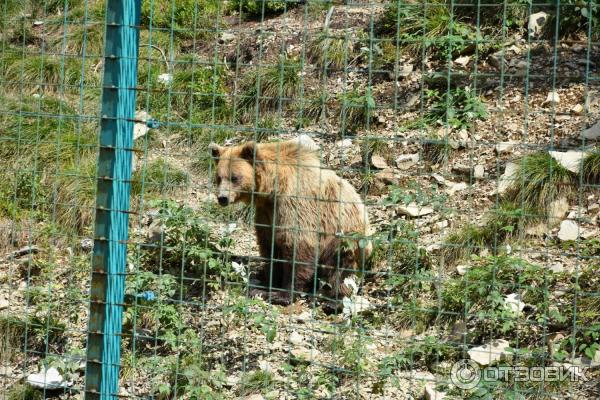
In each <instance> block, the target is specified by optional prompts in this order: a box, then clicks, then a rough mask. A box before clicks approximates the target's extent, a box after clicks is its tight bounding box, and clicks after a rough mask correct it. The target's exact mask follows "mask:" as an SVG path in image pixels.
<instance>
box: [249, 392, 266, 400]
mask: <svg viewBox="0 0 600 400" xmlns="http://www.w3.org/2000/svg"><path fill="white" fill-rule="evenodd" d="M244 400H265V398H264V397H263V395H262V394H260V393H255V394H251V395H250V396H246V397H244Z"/></svg>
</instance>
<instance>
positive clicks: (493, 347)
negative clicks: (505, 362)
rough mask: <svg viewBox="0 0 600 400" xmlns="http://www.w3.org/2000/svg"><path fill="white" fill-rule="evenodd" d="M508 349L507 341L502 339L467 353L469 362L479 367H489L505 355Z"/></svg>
mask: <svg viewBox="0 0 600 400" xmlns="http://www.w3.org/2000/svg"><path fill="white" fill-rule="evenodd" d="M508 347H509V343H508V341H506V340H504V339H498V340H493V341H491V342H490V343H488V344H484V345H481V346H478V347H474V348H472V349H471V350H469V351H468V352H467V353H468V354H469V357H470V358H471V360H473V361H475V362H476V363H477V364H479V365H490V364H492V363H494V362H496V361H498V360H500V359H502V357H503V356H504V355H506V354H507V353H508V352H507V349H508Z"/></svg>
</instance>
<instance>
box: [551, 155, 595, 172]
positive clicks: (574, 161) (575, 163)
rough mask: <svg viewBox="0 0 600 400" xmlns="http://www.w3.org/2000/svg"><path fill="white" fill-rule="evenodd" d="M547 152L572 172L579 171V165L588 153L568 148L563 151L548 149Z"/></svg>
mask: <svg viewBox="0 0 600 400" xmlns="http://www.w3.org/2000/svg"><path fill="white" fill-rule="evenodd" d="M548 153H549V154H550V156H551V157H552V158H554V159H555V160H556V161H557V162H558V163H559V164H560V165H562V166H563V167H565V168H566V169H568V170H569V171H571V172H574V173H579V168H580V167H581V164H582V162H583V159H584V158H585V157H587V155H588V153H587V152H584V151H577V150H570V151H565V152H562V151H549V152H548Z"/></svg>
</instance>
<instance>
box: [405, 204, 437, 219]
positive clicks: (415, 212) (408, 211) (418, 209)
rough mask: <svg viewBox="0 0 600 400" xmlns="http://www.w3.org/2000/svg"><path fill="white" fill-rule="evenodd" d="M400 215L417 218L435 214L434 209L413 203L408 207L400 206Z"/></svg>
mask: <svg viewBox="0 0 600 400" xmlns="http://www.w3.org/2000/svg"><path fill="white" fill-rule="evenodd" d="M397 211H398V213H400V214H404V215H408V216H409V217H413V218H417V217H422V216H424V215H429V214H431V213H433V208H431V207H423V206H419V205H417V204H416V203H411V204H409V205H407V206H399V207H398V210H397Z"/></svg>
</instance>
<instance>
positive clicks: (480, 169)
mask: <svg viewBox="0 0 600 400" xmlns="http://www.w3.org/2000/svg"><path fill="white" fill-rule="evenodd" d="M484 177H485V167H484V166H483V165H481V164H478V165H476V166H475V167H474V168H473V178H475V179H483V178H484Z"/></svg>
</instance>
